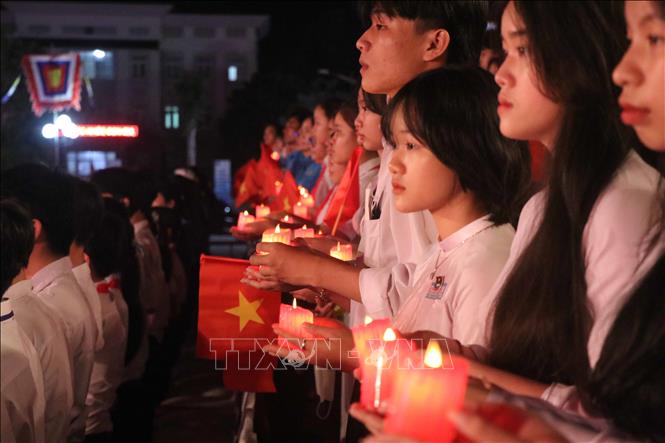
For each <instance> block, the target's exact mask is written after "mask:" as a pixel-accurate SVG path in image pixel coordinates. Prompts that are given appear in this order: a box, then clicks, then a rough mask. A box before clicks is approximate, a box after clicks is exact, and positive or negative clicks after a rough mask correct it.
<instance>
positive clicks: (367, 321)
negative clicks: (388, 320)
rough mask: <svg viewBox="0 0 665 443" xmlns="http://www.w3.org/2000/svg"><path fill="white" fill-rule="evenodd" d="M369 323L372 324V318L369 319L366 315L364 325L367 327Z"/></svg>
mask: <svg viewBox="0 0 665 443" xmlns="http://www.w3.org/2000/svg"><path fill="white" fill-rule="evenodd" d="M370 323H372V317H370V316H369V315H366V316H365V324H366V325H368V324H370Z"/></svg>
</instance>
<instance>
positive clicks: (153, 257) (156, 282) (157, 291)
mask: <svg viewBox="0 0 665 443" xmlns="http://www.w3.org/2000/svg"><path fill="white" fill-rule="evenodd" d="M134 237H135V239H136V244H137V246H138V248H137V254H138V259H139V268H140V271H141V288H140V297H141V302H142V303H143V307H144V309H145V310H146V312H149V311H154V314H155V316H154V322H153V323H152V325H149V330H148V332H149V334H150V335H152V336H154V337H155V338H156V339H157V341H159V342H161V341H162V338H163V337H164V331H165V330H166V327H167V326H168V323H169V311H170V307H171V300H170V297H169V289H168V287H167V286H166V279H165V278H164V270H163V269H162V256H161V255H160V252H159V245H158V244H157V239H155V236H154V235H153V233H152V231H151V230H150V224H149V223H148V220H142V221H140V222H137V223H134Z"/></svg>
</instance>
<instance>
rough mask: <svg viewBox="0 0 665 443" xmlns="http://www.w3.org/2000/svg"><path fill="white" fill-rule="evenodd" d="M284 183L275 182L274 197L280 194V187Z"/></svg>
mask: <svg viewBox="0 0 665 443" xmlns="http://www.w3.org/2000/svg"><path fill="white" fill-rule="evenodd" d="M283 185H284V183H282V182H281V181H279V180H275V195H279V194H280V193H281V192H282V186H283Z"/></svg>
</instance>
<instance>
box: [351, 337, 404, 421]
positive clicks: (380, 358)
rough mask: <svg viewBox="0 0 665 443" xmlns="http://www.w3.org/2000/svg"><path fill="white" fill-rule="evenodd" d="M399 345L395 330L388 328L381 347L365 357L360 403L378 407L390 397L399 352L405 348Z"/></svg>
mask: <svg viewBox="0 0 665 443" xmlns="http://www.w3.org/2000/svg"><path fill="white" fill-rule="evenodd" d="M397 345H398V342H397V335H396V334H395V331H393V330H392V329H391V328H387V329H386V330H385V331H384V333H383V336H382V339H381V340H380V344H379V348H378V349H376V350H374V351H372V352H371V354H370V358H369V359H365V362H364V364H363V366H362V380H361V384H360V403H361V404H362V405H363V406H365V407H369V408H375V409H377V408H378V407H379V406H381V403H383V402H386V401H387V400H388V399H389V398H390V396H391V392H392V387H393V384H394V380H395V377H396V375H397V371H398V366H399V365H398V361H399V359H398V357H399V355H398V354H399V352H400V350H401V349H402V348H403V347H400V346H397ZM370 349H371V348H370Z"/></svg>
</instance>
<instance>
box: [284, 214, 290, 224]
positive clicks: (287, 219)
mask: <svg viewBox="0 0 665 443" xmlns="http://www.w3.org/2000/svg"><path fill="white" fill-rule="evenodd" d="M282 221H283V222H284V223H291V219H290V218H289V216H288V214H287V215H285V216H284V217H283V218H282Z"/></svg>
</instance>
